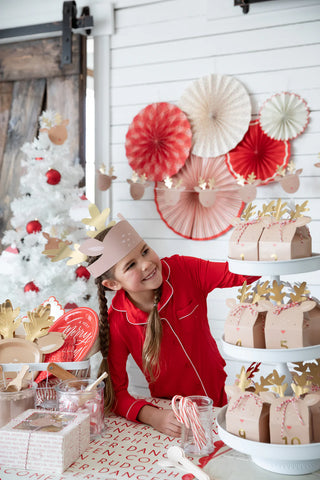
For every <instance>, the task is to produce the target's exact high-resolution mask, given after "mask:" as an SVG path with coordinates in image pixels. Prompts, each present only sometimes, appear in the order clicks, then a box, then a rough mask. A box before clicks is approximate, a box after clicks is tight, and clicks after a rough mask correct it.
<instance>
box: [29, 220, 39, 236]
mask: <svg viewBox="0 0 320 480" xmlns="http://www.w3.org/2000/svg"><path fill="white" fill-rule="evenodd" d="M26 230H27V232H28V233H37V232H41V230H42V225H41V223H40V222H39V220H31V222H28V223H27V226H26Z"/></svg>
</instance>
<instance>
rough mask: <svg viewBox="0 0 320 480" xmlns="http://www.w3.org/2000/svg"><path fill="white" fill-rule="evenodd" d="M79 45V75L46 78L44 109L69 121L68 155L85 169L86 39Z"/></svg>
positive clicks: (82, 38) (83, 38) (82, 39)
mask: <svg viewBox="0 0 320 480" xmlns="http://www.w3.org/2000/svg"><path fill="white" fill-rule="evenodd" d="M81 43H82V45H81V49H80V51H79V55H80V59H81V72H80V74H79V75H68V76H59V77H54V78H48V79H47V102H46V108H47V109H48V110H55V111H57V112H59V113H60V114H61V115H62V116H63V118H67V119H69V128H68V135H69V137H68V138H69V144H70V154H71V155H72V158H73V159H74V160H79V161H80V163H81V165H82V166H83V167H85V112H86V110H85V97H86V37H81Z"/></svg>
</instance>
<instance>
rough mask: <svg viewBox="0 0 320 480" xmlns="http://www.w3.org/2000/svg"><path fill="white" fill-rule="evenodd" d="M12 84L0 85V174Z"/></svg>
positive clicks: (4, 83)
mask: <svg viewBox="0 0 320 480" xmlns="http://www.w3.org/2000/svg"><path fill="white" fill-rule="evenodd" d="M12 87H13V85H12V83H11V82H3V83H0V172H1V167H2V158H3V152H4V147H5V144H6V138H7V130H8V122H9V114H10V107H11V99H12Z"/></svg>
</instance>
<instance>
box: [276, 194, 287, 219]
mask: <svg viewBox="0 0 320 480" xmlns="http://www.w3.org/2000/svg"><path fill="white" fill-rule="evenodd" d="M286 206H287V202H283V203H282V200H281V198H278V200H277V203H276V206H275V208H274V212H273V216H274V217H275V219H276V220H280V219H281V218H282V217H283V216H284V214H285V213H286Z"/></svg>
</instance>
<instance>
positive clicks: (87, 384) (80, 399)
mask: <svg viewBox="0 0 320 480" xmlns="http://www.w3.org/2000/svg"><path fill="white" fill-rule="evenodd" d="M98 380H99V382H98V383H97V380H95V379H92V378H84V379H79V380H64V381H63V382H60V383H59V384H58V385H57V386H56V387H55V388H56V392H57V404H58V410H59V411H60V412H81V413H85V412H87V413H89V415H90V438H91V440H92V439H93V438H95V437H97V436H98V435H100V434H101V433H102V432H103V430H104V428H105V423H104V382H103V381H100V379H98ZM91 387H93V388H91Z"/></svg>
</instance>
